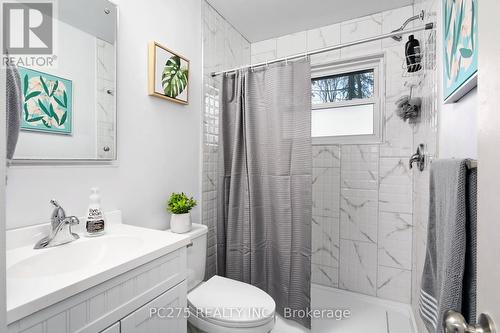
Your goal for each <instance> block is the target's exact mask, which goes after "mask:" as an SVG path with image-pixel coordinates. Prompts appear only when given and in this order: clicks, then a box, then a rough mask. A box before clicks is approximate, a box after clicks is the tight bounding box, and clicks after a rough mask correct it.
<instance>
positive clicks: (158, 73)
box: [149, 42, 189, 104]
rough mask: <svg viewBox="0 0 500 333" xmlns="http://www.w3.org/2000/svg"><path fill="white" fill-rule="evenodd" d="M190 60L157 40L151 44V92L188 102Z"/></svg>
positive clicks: (162, 96) (153, 94) (151, 93)
mask: <svg viewBox="0 0 500 333" xmlns="http://www.w3.org/2000/svg"><path fill="white" fill-rule="evenodd" d="M188 91H189V60H187V59H186V58H184V57H182V56H181V55H179V54H177V53H175V52H173V51H171V50H169V49H167V48H166V47H164V46H161V45H160V44H158V43H156V42H151V43H150V44H149V94H150V95H152V96H157V97H161V98H164V99H167V100H170V101H173V102H177V103H181V104H187V103H188Z"/></svg>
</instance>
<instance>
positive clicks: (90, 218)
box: [86, 187, 106, 237]
mask: <svg viewBox="0 0 500 333" xmlns="http://www.w3.org/2000/svg"><path fill="white" fill-rule="evenodd" d="M89 201H90V203H89V208H88V210H87V220H86V229H87V233H86V235H87V236H90V237H93V236H100V235H102V234H104V225H105V224H106V221H105V218H104V213H103V212H102V210H101V195H100V193H99V188H97V187H93V188H91V189H90V197H89Z"/></svg>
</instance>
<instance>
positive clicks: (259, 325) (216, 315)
mask: <svg viewBox="0 0 500 333" xmlns="http://www.w3.org/2000/svg"><path fill="white" fill-rule="evenodd" d="M187 301H188V307H189V310H190V317H189V321H190V323H191V324H193V325H194V326H196V327H198V328H200V329H202V330H204V331H206V332H209V333H212V332H226V331H227V332H234V331H239V332H245V331H248V332H250V331H251V332H255V333H257V332H269V331H270V330H271V329H272V328H273V326H274V314H275V309H276V303H275V302H274V300H273V299H272V297H271V296H269V295H268V294H267V293H266V292H264V291H263V290H261V289H259V288H257V287H254V286H252V285H249V284H247V283H243V282H239V281H235V280H232V279H228V278H224V277H221V276H217V275H216V276H214V277H212V278H211V279H210V280H208V281H207V282H205V283H202V284H200V285H199V286H198V287H197V288H195V289H194V290H192V291H191V292H190V293H189V294H188V296H187ZM200 326H203V327H200Z"/></svg>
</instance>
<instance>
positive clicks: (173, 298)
mask: <svg viewBox="0 0 500 333" xmlns="http://www.w3.org/2000/svg"><path fill="white" fill-rule="evenodd" d="M186 294H187V284H186V281H183V282H181V283H180V284H179V285H177V286H176V287H174V288H172V289H170V290H169V291H167V292H166V293H164V294H163V295H161V296H159V297H158V298H156V299H154V300H153V301H151V302H149V303H148V304H146V305H144V306H143V307H141V308H140V309H138V310H137V311H134V312H133V313H131V314H130V315H128V316H127V317H125V318H123V319H122V320H121V324H120V325H121V333H152V332H161V333H186V332H187V319H186V314H185V312H184V311H185V309H186Z"/></svg>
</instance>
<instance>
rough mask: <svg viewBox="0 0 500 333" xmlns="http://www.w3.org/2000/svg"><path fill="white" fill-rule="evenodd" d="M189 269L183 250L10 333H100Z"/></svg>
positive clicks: (32, 317) (81, 295)
mask: <svg viewBox="0 0 500 333" xmlns="http://www.w3.org/2000/svg"><path fill="white" fill-rule="evenodd" d="M186 265H187V259H186V248H185V247H184V248H181V249H179V250H177V251H174V252H172V253H169V254H167V255H165V256H163V257H160V258H158V259H155V260H153V261H151V262H149V263H147V264H144V265H142V266H139V267H137V268H135V269H133V270H131V271H128V272H126V273H124V274H122V275H119V276H116V277H114V278H112V279H110V280H108V281H106V282H104V283H102V284H100V285H98V286H95V287H92V288H90V289H88V290H86V291H84V292H81V293H79V294H77V295H74V296H72V297H69V298H68V299H66V300H64V301H62V302H59V303H57V304H54V305H52V306H50V307H48V308H46V309H43V310H41V311H38V312H36V313H34V314H32V315H30V316H28V317H25V318H23V319H21V320H18V321H16V322H14V323H12V324H10V325H9V327H8V332H9V333H25V332H26V333H28V332H30V333H31V332H43V333H95V332H100V331H102V330H104V329H106V328H107V327H109V326H110V325H112V324H114V323H116V322H118V321H119V320H120V319H122V318H123V317H125V316H126V315H128V314H129V313H131V312H133V311H134V310H136V309H138V308H139V307H140V306H142V305H143V304H145V303H147V302H149V301H151V300H152V299H154V298H155V297H157V296H158V295H161V294H162V293H164V292H165V291H167V290H169V289H171V288H173V287H174V286H176V285H177V284H179V283H180V282H181V281H183V280H185V279H186V274H187V272H186V271H187V268H186ZM44 328H47V329H48V332H47V331H46V330H44Z"/></svg>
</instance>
